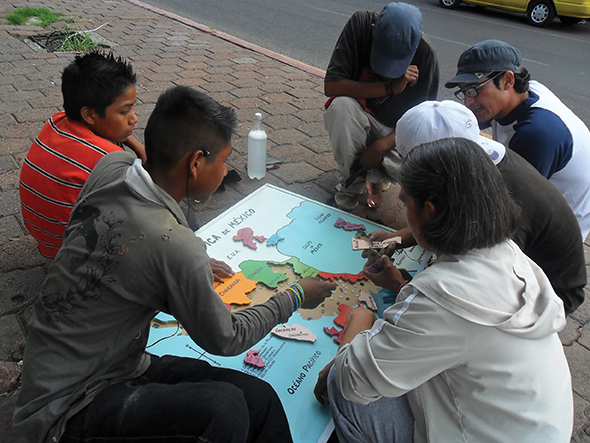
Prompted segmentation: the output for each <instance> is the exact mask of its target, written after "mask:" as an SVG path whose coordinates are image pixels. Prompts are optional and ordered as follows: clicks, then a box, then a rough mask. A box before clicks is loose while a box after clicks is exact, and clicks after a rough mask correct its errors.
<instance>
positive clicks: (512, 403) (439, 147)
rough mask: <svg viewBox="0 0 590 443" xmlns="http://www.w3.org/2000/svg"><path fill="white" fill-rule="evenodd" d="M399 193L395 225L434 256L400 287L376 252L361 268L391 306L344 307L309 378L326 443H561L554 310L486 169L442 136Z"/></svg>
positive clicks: (421, 150)
mask: <svg viewBox="0 0 590 443" xmlns="http://www.w3.org/2000/svg"><path fill="white" fill-rule="evenodd" d="M400 182H401V190H400V199H401V200H402V202H403V203H404V205H405V208H406V218H407V221H408V226H410V228H411V230H412V234H413V236H414V238H415V239H416V241H417V242H418V244H419V245H420V246H422V247H423V248H425V249H427V250H429V251H432V252H434V253H435V254H436V259H435V260H434V261H433V263H432V264H431V266H429V267H428V268H426V269H425V270H424V271H422V272H421V273H418V274H417V275H416V276H415V277H414V278H413V279H412V280H411V281H409V282H408V281H405V279H404V277H403V276H402V274H401V272H400V271H399V270H398V269H397V268H395V267H394V266H393V264H392V263H391V261H390V260H389V258H388V257H387V256H386V255H384V256H382V259H383V261H384V268H383V270H382V271H381V272H377V273H372V272H369V270H368V269H367V267H365V270H364V273H365V274H366V275H367V277H368V278H369V279H370V280H371V281H373V282H374V283H375V284H377V285H378V286H381V287H384V288H387V289H389V290H392V291H394V292H398V296H397V300H396V303H395V304H394V305H392V306H391V307H390V308H388V309H387V310H385V312H384V315H383V319H376V318H375V316H374V314H373V313H371V312H370V311H369V310H366V309H360V310H356V311H355V312H354V313H353V314H352V316H351V318H350V320H349V322H348V327H347V329H346V330H345V332H344V337H343V340H342V343H343V344H342V345H341V347H340V348H339V350H338V354H337V356H336V358H335V362H333V363H332V364H330V365H328V366H327V367H326V368H324V369H323V370H322V371H321V372H320V376H319V379H318V384H317V385H316V388H315V394H316V397H317V399H318V401H319V402H320V403H324V402H325V401H326V399H327V400H328V401H329V403H330V406H331V408H332V414H333V417H334V422H335V425H336V431H337V434H338V438H339V441H341V442H348V441H354V442H361V441H363V442H376V441H389V442H396V443H401V442H416V443H422V442H426V441H441V442H471V441H478V442H480V441H481V442H484V441H485V442H492V441H494V442H507V441H518V442H525V443H526V442H530V443H533V442H534V443H537V442H540V441H544V442H545V441H546V442H552V443H566V442H569V441H570V436H571V432H572V425H573V396H572V389H571V376H570V372H569V368H568V364H567V361H566V358H565V355H564V352H563V347H562V345H561V341H560V339H559V336H558V334H557V333H558V332H559V331H560V330H562V329H563V328H564V327H565V314H564V311H563V303H562V301H561V299H560V298H559V297H557V295H556V294H555V292H554V291H553V289H552V288H551V284H550V283H549V280H548V279H547V277H546V276H545V274H544V273H543V272H542V270H541V269H540V268H539V267H538V266H537V265H535V263H534V262H533V261H531V260H530V259H529V258H528V257H527V256H526V255H524V253H523V252H522V251H521V250H520V248H519V247H518V246H517V245H516V244H515V243H514V242H512V241H511V240H510V239H509V238H510V236H511V235H512V233H513V232H514V230H515V229H516V227H517V224H518V207H517V206H516V205H515V203H514V202H513V201H512V199H511V197H510V195H509V192H508V190H507V189H506V186H505V185H504V182H503V180H502V176H501V175H500V173H499V172H498V170H497V168H496V167H495V166H494V164H493V163H492V161H491V160H490V158H489V156H488V155H487V154H486V153H485V152H484V151H483V150H482V149H481V148H480V147H479V146H478V145H477V144H476V143H474V142H473V141H471V140H467V139H462V138H448V139H442V140H438V141H435V142H432V143H427V144H423V145H420V146H418V147H416V148H414V149H413V150H411V151H410V152H409V154H408V155H407V156H406V157H405V158H404V160H403V162H402V166H401V170H400ZM330 366H332V368H331V370H330ZM326 395H327V397H326Z"/></svg>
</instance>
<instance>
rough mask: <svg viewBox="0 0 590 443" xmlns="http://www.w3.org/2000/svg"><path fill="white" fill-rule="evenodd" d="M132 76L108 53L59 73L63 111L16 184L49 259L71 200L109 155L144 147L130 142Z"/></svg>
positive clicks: (79, 59) (43, 135) (29, 224)
mask: <svg viewBox="0 0 590 443" xmlns="http://www.w3.org/2000/svg"><path fill="white" fill-rule="evenodd" d="M135 82H136V76H135V73H134V72H133V68H132V67H131V65H130V64H129V63H127V62H125V61H122V60H121V58H115V57H114V56H113V55H112V53H109V54H104V53H101V52H91V53H88V54H85V55H81V56H80V55H79V56H76V58H75V60H74V61H73V62H72V63H71V64H70V65H68V66H67V67H66V68H65V69H64V71H63V73H62V85H61V90H62V95H63V99H64V111H61V112H58V113H57V114H55V115H53V116H52V117H51V118H50V119H49V120H48V121H47V122H46V123H45V125H44V126H43V129H42V130H41V132H40V133H39V135H38V136H37V138H36V139H35V141H34V142H33V144H32V145H31V148H30V149H29V152H28V154H27V156H26V158H25V161H24V164H23V167H22V170H21V174H20V180H19V193H20V200H21V210H22V215H23V220H24V224H25V227H26V228H27V229H28V230H29V232H30V233H31V234H33V237H34V238H35V240H36V241H37V244H38V246H39V251H40V252H41V254H42V255H43V256H45V257H48V258H53V257H55V255H56V254H57V251H58V249H59V247H60V245H61V243H62V238H63V234H64V231H65V228H66V226H67V224H68V221H69V219H70V212H71V211H72V207H73V206H74V203H75V202H76V198H77V197H78V194H79V193H80V190H81V189H82V186H83V185H84V183H85V182H86V179H87V178H88V175H89V174H90V172H91V171H92V169H93V168H94V166H95V165H96V163H97V162H98V161H99V160H100V159H101V158H102V157H103V156H105V155H106V154H108V153H109V152H114V151H121V150H129V149H131V150H133V151H135V153H136V154H137V155H138V157H140V158H141V159H142V160H145V149H144V147H143V145H142V144H141V143H139V142H138V141H137V140H135V138H133V136H132V133H133V130H134V129H135V124H136V123H137V116H136V115H135V112H134V111H133V106H134V104H135V100H136V92H135Z"/></svg>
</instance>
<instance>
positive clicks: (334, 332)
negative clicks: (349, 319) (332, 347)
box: [324, 326, 344, 344]
mask: <svg viewBox="0 0 590 443" xmlns="http://www.w3.org/2000/svg"><path fill="white" fill-rule="evenodd" d="M324 332H325V333H326V334H328V335H330V336H331V337H332V339H333V340H334V341H335V342H336V343H338V344H340V343H342V334H344V329H342V330H340V331H339V330H338V329H336V328H335V327H334V326H332V327H331V328H328V327H327V326H324Z"/></svg>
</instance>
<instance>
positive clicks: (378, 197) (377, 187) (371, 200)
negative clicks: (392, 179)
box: [367, 180, 383, 208]
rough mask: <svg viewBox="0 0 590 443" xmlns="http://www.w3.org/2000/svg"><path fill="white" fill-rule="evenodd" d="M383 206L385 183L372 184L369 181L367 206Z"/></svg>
mask: <svg viewBox="0 0 590 443" xmlns="http://www.w3.org/2000/svg"><path fill="white" fill-rule="evenodd" d="M382 204H383V181H378V182H377V183H372V182H370V181H369V180H367V206H368V207H369V208H379V207H380V206H381V205H382Z"/></svg>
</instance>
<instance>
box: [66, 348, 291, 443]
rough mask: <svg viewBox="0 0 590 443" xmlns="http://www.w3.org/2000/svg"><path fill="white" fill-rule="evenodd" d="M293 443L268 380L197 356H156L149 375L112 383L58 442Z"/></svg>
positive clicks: (72, 422)
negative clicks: (212, 364)
mask: <svg viewBox="0 0 590 443" xmlns="http://www.w3.org/2000/svg"><path fill="white" fill-rule="evenodd" d="M292 441H293V440H292V437H291V432H290V430H289V424H288V422H287V417H286V416H285V411H284V410H283V406H282V405H281V402H280V400H279V398H278V396H277V394H276V392H275V391H274V390H273V388H272V387H271V386H270V385H269V384H268V383H266V382H265V381H262V380H260V379H258V378H256V377H253V376H250V375H247V374H244V373H242V372H239V371H234V370H231V369H224V368H216V367H212V366H211V365H209V364H208V363H207V362H204V361H201V360H195V359H192V358H180V357H172V356H164V357H161V358H159V357H155V356H152V362H151V364H150V367H149V369H148V370H147V371H146V372H145V374H143V375H142V376H141V377H138V378H136V379H133V380H129V381H126V382H123V383H118V384H115V385H112V386H109V387H108V388H106V389H105V390H103V391H101V392H100V393H99V394H98V395H97V396H96V398H95V399H94V400H92V402H91V403H90V404H89V405H88V406H87V407H86V408H84V409H83V410H82V411H80V412H79V413H78V414H76V415H74V416H73V417H72V418H71V419H70V420H69V421H68V422H67V425H66V431H65V433H64V436H63V437H62V439H61V440H60V443H82V442H83V443H94V442H101V443H104V442H108V443H118V442H133V443H141V442H150V443H154V442H166V443H176V442H183V443H188V442H200V443H207V442H213V443H218V442H228V443H230V442H231V443H234V442H235V443H238V442H292Z"/></svg>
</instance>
